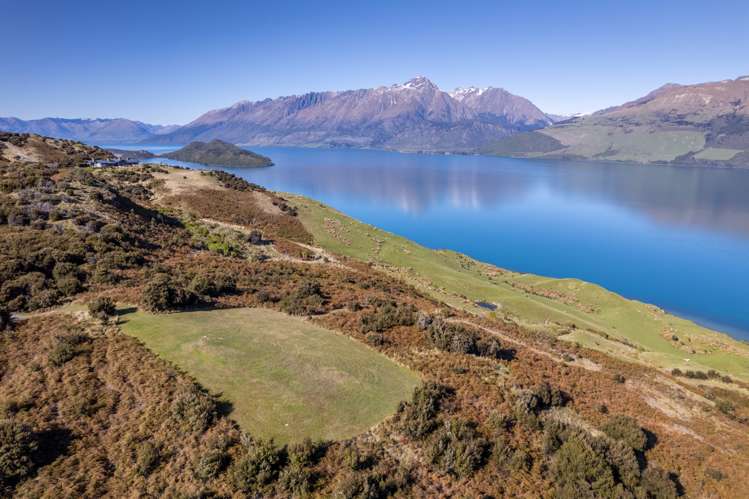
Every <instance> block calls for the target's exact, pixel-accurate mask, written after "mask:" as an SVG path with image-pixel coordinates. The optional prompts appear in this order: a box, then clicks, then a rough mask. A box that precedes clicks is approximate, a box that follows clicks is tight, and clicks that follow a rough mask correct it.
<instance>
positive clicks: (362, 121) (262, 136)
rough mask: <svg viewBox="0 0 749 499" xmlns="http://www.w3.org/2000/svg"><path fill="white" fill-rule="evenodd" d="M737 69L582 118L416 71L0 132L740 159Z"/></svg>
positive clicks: (747, 88) (745, 134)
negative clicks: (164, 111)
mask: <svg viewBox="0 0 749 499" xmlns="http://www.w3.org/2000/svg"><path fill="white" fill-rule="evenodd" d="M748 102H749V77H740V78H737V79H735V80H723V81H719V82H711V83H703V84H696V85H676V84H668V85H664V86H663V87H661V88H659V89H657V90H654V91H653V92H651V93H649V94H648V95H646V96H644V97H642V98H640V99H637V100H634V101H632V102H628V103H625V104H623V105H621V106H616V107H611V108H608V109H604V110H601V111H598V112H596V113H593V114H591V115H586V116H576V117H564V116H557V115H551V114H547V113H544V112H543V111H541V110H540V109H539V108H538V107H536V106H535V105H534V104H533V103H532V102H531V101H529V100H528V99H525V98H523V97H520V96H517V95H513V94H511V93H510V92H508V91H506V90H503V89H501V88H493V87H488V88H476V87H469V88H458V89H455V90H454V91H451V92H446V91H443V90H440V89H439V87H437V85H435V84H434V83H432V82H431V81H430V80H428V79H427V78H425V77H422V76H420V77H416V78H414V79H411V80H409V81H407V82H405V83H401V84H396V85H391V86H382V87H377V88H370V89H360V90H346V91H327V92H310V93H306V94H304V95H293V96H288V97H279V98H277V99H265V100H261V101H257V102H249V101H242V102H237V103H236V104H234V105H232V106H229V107H226V108H223V109H216V110H213V111H209V112H207V113H205V114H203V115H201V116H199V117H198V118H197V119H195V120H193V121H192V122H190V123H188V124H187V125H184V126H176V125H170V126H161V125H149V124H146V123H141V122H138V121H131V120H125V119H97V120H73V119H62V118H45V119H40V120H31V121H23V120H19V119H17V118H0V130H8V131H14V132H31V133H37V134H41V135H48V136H53V137H60V138H69V139H76V140H81V141H84V142H89V143H95V144H103V143H107V144H118V143H123V144H124V143H141V144H160V145H181V144H187V143H190V142H193V141H202V142H209V141H212V140H214V139H220V140H223V141H226V142H231V143H234V144H243V145H286V146H308V147H360V148H377V149H390V150H398V151H411V152H416V151H424V152H455V153H483V154H496V155H505V156H516V157H543V158H552V159H593V160H609V161H634V162H641V163H679V164H707V165H713V164H714V165H727V166H748V165H749V110H748V109H749V107H748V105H747V103H748Z"/></svg>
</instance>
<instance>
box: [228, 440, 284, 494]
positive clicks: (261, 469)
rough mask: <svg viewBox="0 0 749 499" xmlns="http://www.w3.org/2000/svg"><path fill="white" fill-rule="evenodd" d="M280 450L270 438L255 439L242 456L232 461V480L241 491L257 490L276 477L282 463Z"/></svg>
mask: <svg viewBox="0 0 749 499" xmlns="http://www.w3.org/2000/svg"><path fill="white" fill-rule="evenodd" d="M282 457H283V456H282V452H281V451H280V450H279V449H278V448H276V446H275V445H274V444H273V441H272V440H255V441H253V442H252V443H251V444H250V447H249V448H248V449H247V451H246V453H245V455H244V456H242V457H240V458H239V460H237V461H236V462H235V463H234V466H233V468H232V481H233V483H234V486H235V487H236V488H237V489H238V490H240V491H242V492H258V491H259V490H260V489H262V488H263V487H265V486H266V485H268V484H270V483H272V482H273V481H275V480H276V478H278V474H279V472H280V471H281V467H282V465H283V459H282Z"/></svg>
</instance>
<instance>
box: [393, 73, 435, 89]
mask: <svg viewBox="0 0 749 499" xmlns="http://www.w3.org/2000/svg"><path fill="white" fill-rule="evenodd" d="M395 87H396V88H409V89H414V90H439V87H438V86H437V85H435V84H434V82H432V81H431V80H430V79H429V78H427V77H426V76H416V77H414V78H411V79H410V80H408V81H407V82H405V83H401V84H399V85H395Z"/></svg>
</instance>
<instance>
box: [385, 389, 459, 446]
mask: <svg viewBox="0 0 749 499" xmlns="http://www.w3.org/2000/svg"><path fill="white" fill-rule="evenodd" d="M450 394H451V390H450V389H449V388H447V387H445V386H442V385H439V384H437V383H433V382H428V383H425V384H424V385H422V386H419V387H417V388H416V389H415V390H414V393H413V397H412V399H411V402H407V403H402V404H401V406H400V407H399V408H398V421H399V423H400V427H401V431H403V433H405V434H406V435H408V436H409V437H411V438H416V439H420V438H423V437H424V436H426V435H427V434H429V433H430V432H431V431H432V430H433V429H434V428H435V426H436V424H437V423H436V421H435V418H436V416H437V413H438V412H439V409H440V405H441V403H442V400H443V399H444V398H445V397H447V396H449V395H450Z"/></svg>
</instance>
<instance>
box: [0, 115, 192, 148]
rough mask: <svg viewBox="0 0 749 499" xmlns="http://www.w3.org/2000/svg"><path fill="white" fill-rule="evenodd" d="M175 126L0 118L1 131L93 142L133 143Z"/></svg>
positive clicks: (106, 120) (108, 120)
mask: <svg viewBox="0 0 749 499" xmlns="http://www.w3.org/2000/svg"><path fill="white" fill-rule="evenodd" d="M177 128H179V126H178V125H150V124H148V123H143V122H140V121H133V120H127V119H124V118H97V119H75V118H73V119H71V118H41V119H37V120H22V119H19V118H12V117H11V118H0V130H4V131H8V132H16V133H35V134H37V135H44V136H48V137H55V138H58V139H70V140H79V141H83V142H88V143H94V144H105V143H106V144H128V143H130V144H132V143H136V142H141V141H143V140H148V139H149V138H151V137H154V136H158V135H161V134H164V133H169V132H172V131H174V130H176V129H177Z"/></svg>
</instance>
